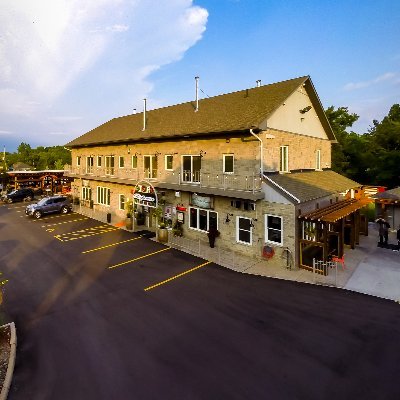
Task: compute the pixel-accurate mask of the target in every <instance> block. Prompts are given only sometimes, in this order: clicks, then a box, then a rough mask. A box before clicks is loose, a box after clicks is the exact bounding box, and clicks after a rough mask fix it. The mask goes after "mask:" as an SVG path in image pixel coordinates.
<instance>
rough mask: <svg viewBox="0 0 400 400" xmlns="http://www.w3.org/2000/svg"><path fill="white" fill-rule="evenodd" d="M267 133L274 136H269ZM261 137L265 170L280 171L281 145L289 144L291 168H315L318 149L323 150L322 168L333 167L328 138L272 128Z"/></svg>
mask: <svg viewBox="0 0 400 400" xmlns="http://www.w3.org/2000/svg"><path fill="white" fill-rule="evenodd" d="M266 135H271V136H274V138H267V137H266ZM260 137H261V138H262V140H263V147H264V170H265V171H279V159H280V146H289V170H299V169H315V159H316V150H318V149H319V150H321V168H330V167H331V142H330V141H329V140H327V139H319V138H315V137H311V136H304V135H296V134H293V133H288V132H282V131H277V130H272V129H268V130H267V131H266V132H265V133H262V134H261V136H260Z"/></svg>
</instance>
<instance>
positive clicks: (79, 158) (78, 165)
mask: <svg viewBox="0 0 400 400" xmlns="http://www.w3.org/2000/svg"><path fill="white" fill-rule="evenodd" d="M76 166H77V167H80V166H81V156H77V157H76Z"/></svg>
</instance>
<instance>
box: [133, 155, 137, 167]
mask: <svg viewBox="0 0 400 400" xmlns="http://www.w3.org/2000/svg"><path fill="white" fill-rule="evenodd" d="M136 168H137V156H132V169H136Z"/></svg>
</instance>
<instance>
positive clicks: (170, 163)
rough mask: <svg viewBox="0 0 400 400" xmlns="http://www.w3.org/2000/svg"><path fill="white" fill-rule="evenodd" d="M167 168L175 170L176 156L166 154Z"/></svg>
mask: <svg viewBox="0 0 400 400" xmlns="http://www.w3.org/2000/svg"><path fill="white" fill-rule="evenodd" d="M165 169H166V170H167V171H173V169H174V156H173V155H171V154H167V155H166V156H165Z"/></svg>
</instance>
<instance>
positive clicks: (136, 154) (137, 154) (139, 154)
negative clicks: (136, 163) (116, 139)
mask: <svg viewBox="0 0 400 400" xmlns="http://www.w3.org/2000/svg"><path fill="white" fill-rule="evenodd" d="M141 155H142V153H138V152H136V153H135V154H134V156H135V157H137V156H141Z"/></svg>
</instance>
